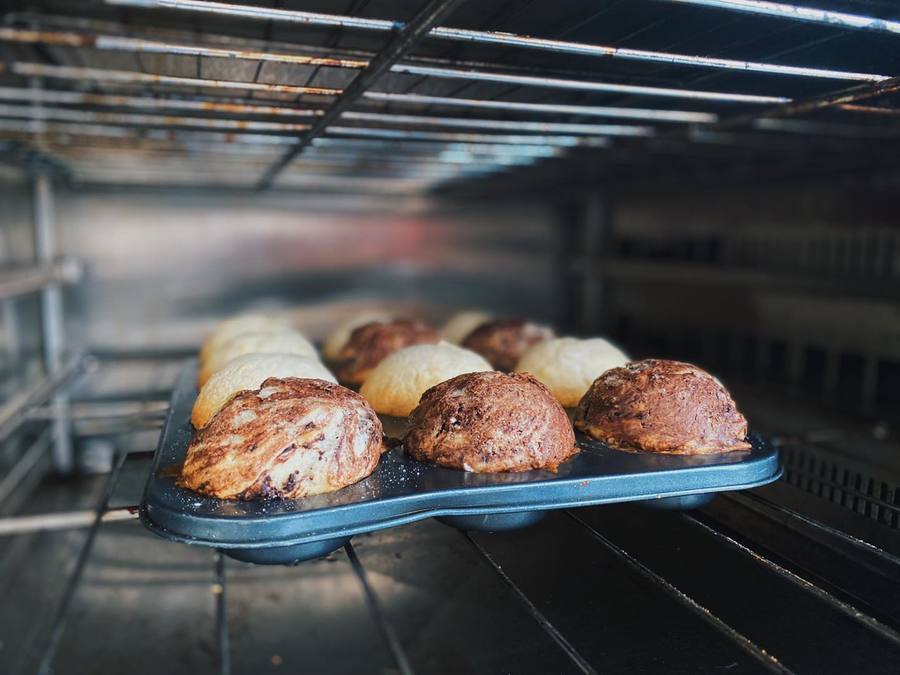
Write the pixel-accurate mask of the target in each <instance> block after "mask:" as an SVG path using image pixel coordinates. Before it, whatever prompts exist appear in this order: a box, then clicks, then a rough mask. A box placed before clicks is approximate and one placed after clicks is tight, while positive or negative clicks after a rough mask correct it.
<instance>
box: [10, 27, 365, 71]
mask: <svg viewBox="0 0 900 675" xmlns="http://www.w3.org/2000/svg"><path fill="white" fill-rule="evenodd" d="M0 41H4V42H18V43H20V44H46V45H53V46H57V47H74V48H90V49H99V50H103V51H117V52H129V53H133V54H172V55H179V56H207V57H212V58H220V59H246V60H249V61H267V62H272V63H292V64H295V65H302V66H328V67H332V68H356V69H359V68H365V67H366V66H367V65H368V63H369V62H368V60H361V59H344V58H335V57H331V56H307V55H304V54H289V53H284V52H264V51H258V50H252V49H236V48H226V47H210V46H206V45H189V44H180V43H172V42H160V41H158V40H144V39H141V38H133V37H124V36H120V35H97V34H92V33H70V32H60V31H44V30H28V29H21V28H4V27H0Z"/></svg>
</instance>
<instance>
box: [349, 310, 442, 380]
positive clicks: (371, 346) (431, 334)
mask: <svg viewBox="0 0 900 675" xmlns="http://www.w3.org/2000/svg"><path fill="white" fill-rule="evenodd" d="M440 340H441V336H440V334H439V333H438V332H437V331H436V330H435V329H434V328H431V327H430V326H428V325H426V324H424V323H422V322H421V321H410V320H408V319H395V320H393V321H386V322H385V321H373V322H372V323H367V324H365V325H363V326H360V327H359V328H356V329H355V330H354V331H353V332H352V333H350V338H349V339H348V340H347V343H346V344H345V345H344V347H343V348H342V349H341V351H340V352H339V353H338V357H337V359H336V360H335V374H336V375H337V377H338V379H339V380H340V381H341V382H346V383H348V384H362V383H363V382H365V380H366V378H367V377H368V376H369V374H370V373H371V372H372V370H374V369H375V366H377V365H378V364H379V363H381V361H382V360H383V359H384V358H385V357H386V356H388V355H390V354H393V353H394V352H395V351H397V350H398V349H403V348H404V347H409V346H411V345H419V344H434V343H437V342H440Z"/></svg>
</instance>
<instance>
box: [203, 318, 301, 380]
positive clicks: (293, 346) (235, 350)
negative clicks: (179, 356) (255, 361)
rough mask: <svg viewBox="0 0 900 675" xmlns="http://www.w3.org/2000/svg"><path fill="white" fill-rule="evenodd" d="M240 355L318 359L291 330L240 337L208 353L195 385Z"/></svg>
mask: <svg viewBox="0 0 900 675" xmlns="http://www.w3.org/2000/svg"><path fill="white" fill-rule="evenodd" d="M244 354H299V355H300V356H309V357H311V358H314V359H316V358H318V357H319V355H318V354H317V353H316V348H315V347H313V345H312V343H310V341H309V340H307V339H306V338H305V337H303V336H302V335H300V333H298V332H297V331H293V330H284V329H281V330H277V331H261V332H254V333H242V334H241V335H238V336H237V337H234V338H232V339H231V340H229V341H228V342H224V343H222V344H221V345H220V346H219V347H218V348H216V349H215V350H214V351H212V352H211V353H210V354H209V356H208V358H207V359H206V360H205V361H203V363H202V364H201V365H200V374H199V376H198V378H197V384H198V385H199V386H201V387H202V386H203V385H204V384H205V383H206V381H207V380H208V379H209V378H210V377H211V376H212V374H213V373H215V372H217V371H219V370H221V369H222V368H223V367H224V366H225V364H226V363H228V362H229V361H231V360H232V359H234V358H237V357H238V356H243V355H244Z"/></svg>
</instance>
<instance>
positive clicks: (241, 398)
mask: <svg viewBox="0 0 900 675" xmlns="http://www.w3.org/2000/svg"><path fill="white" fill-rule="evenodd" d="M382 450H383V444H382V433H381V422H380V421H379V420H378V416H377V415H376V414H375V411H374V410H372V408H370V407H369V405H368V404H367V403H366V402H365V400H364V399H363V398H362V396H360V395H359V394H357V393H355V392H352V391H350V390H349V389H346V388H344V387H341V386H340V385H337V384H334V383H333V382H326V381H324V380H314V379H301V378H296V377H287V378H276V377H270V378H268V379H266V380H265V381H264V382H263V383H262V386H261V387H260V388H259V389H255V390H252V391H242V392H240V393H239V394H238V395H237V396H235V397H234V398H232V399H231V400H230V401H228V403H226V404H225V406H224V407H223V408H222V409H221V410H220V411H219V413H218V414H217V415H216V416H215V417H214V418H213V420H212V421H211V422H210V423H209V425H208V426H206V427H205V428H203V429H201V430H200V431H198V432H197V433H196V434H195V435H194V438H193V440H192V441H191V444H190V446H189V447H188V450H187V457H186V458H185V461H184V466H183V468H182V471H181V477H180V479H179V485H181V486H183V487H187V488H190V489H191V490H194V491H196V492H201V493H203V494H206V495H210V496H212V497H219V498H220V499H244V500H250V499H272V498H283V499H299V498H300V497H309V496H311V495H317V494H321V493H323V492H331V491H333V490H337V489H339V488H342V487H345V486H347V485H351V484H352V483H355V482H357V481H359V480H361V479H363V478H365V477H366V476H368V475H369V474H370V473H372V472H373V471H374V470H375V467H376V466H377V465H378V459H379V457H380V456H381V452H382Z"/></svg>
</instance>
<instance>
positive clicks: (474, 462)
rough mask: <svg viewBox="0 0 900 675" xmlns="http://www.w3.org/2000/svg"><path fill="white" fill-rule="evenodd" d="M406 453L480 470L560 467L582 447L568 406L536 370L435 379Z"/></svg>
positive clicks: (413, 421) (415, 414)
mask: <svg viewBox="0 0 900 675" xmlns="http://www.w3.org/2000/svg"><path fill="white" fill-rule="evenodd" d="M409 427H410V428H409V432H408V433H407V435H406V438H405V439H404V441H403V444H404V447H405V448H406V452H407V453H408V454H409V455H410V456H411V457H413V458H414V459H417V460H419V461H423V462H434V463H435V464H438V465H440V466H445V467H449V468H452V469H463V470H465V471H473V472H476V473H497V472H506V471H529V470H531V469H545V470H547V471H553V472H554V473H555V472H556V469H557V467H558V466H559V465H560V464H561V463H563V462H565V461H566V460H567V459H569V457H571V456H572V455H574V454H575V453H577V452H578V448H577V447H576V446H575V434H574V433H573V432H572V425H571V424H570V423H569V418H568V416H567V415H566V411H565V410H563V408H562V406H561V405H560V404H559V403H558V402H557V401H556V399H555V398H553V395H552V394H551V393H550V392H549V391H548V390H547V388H546V387H545V386H544V385H543V384H541V383H540V382H538V381H537V380H536V379H535V378H533V377H532V376H531V375H524V374H520V373H513V374H511V375H508V374H506V373H498V372H486V373H467V374H465V375H457V376H456V377H454V378H451V379H449V380H447V381H446V382H441V383H440V384H438V385H435V386H434V387H432V388H431V389H429V390H428V391H426V392H425V393H424V394H423V395H422V399H421V400H420V401H419V405H418V406H416V408H415V410H413V411H412V414H411V415H410V416H409Z"/></svg>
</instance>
